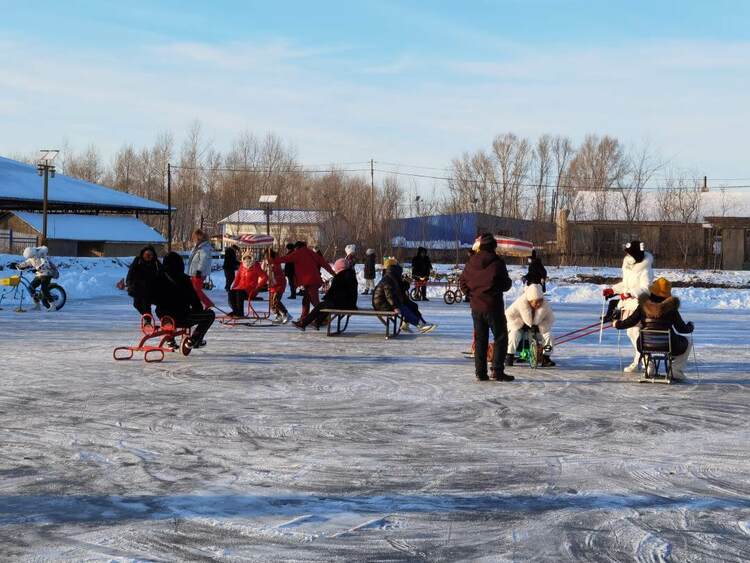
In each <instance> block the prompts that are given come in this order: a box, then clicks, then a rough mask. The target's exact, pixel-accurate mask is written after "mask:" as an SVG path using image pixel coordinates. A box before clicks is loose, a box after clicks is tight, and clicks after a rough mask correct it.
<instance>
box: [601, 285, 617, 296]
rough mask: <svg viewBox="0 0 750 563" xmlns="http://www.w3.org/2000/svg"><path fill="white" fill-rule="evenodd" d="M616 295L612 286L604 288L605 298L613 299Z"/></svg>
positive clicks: (603, 294)
mask: <svg viewBox="0 0 750 563" xmlns="http://www.w3.org/2000/svg"><path fill="white" fill-rule="evenodd" d="M614 296H615V290H614V289H612V288H611V287H607V288H605V289H603V290H602V297H604V299H611V298H612V297H614Z"/></svg>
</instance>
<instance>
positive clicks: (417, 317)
mask: <svg viewBox="0 0 750 563" xmlns="http://www.w3.org/2000/svg"><path fill="white" fill-rule="evenodd" d="M403 273H404V271H403V269H402V268H401V266H400V265H399V264H397V263H395V261H394V263H392V264H389V265H388V266H387V267H386V269H385V271H384V272H383V277H382V278H381V280H380V283H378V285H377V286H376V287H375V291H373V293H372V308H373V309H375V310H376V311H395V312H397V313H399V314H400V315H401V316H402V317H403V319H404V322H406V323H407V324H409V325H414V326H416V327H417V328H419V330H420V332H431V331H432V330H434V329H435V328H436V327H437V325H434V324H429V323H427V322H426V321H425V320H424V318H423V317H422V314H421V313H420V312H419V306H418V305H417V304H416V303H414V301H412V300H411V299H409V283H408V282H405V281H404V277H403Z"/></svg>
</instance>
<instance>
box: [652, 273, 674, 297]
mask: <svg viewBox="0 0 750 563" xmlns="http://www.w3.org/2000/svg"><path fill="white" fill-rule="evenodd" d="M649 291H650V292H651V294H652V295H656V296H657V297H663V298H665V299H666V298H667V297H671V296H672V284H671V283H670V281H669V280H668V279H666V278H657V279H655V280H654V283H652V284H651V287H650V288H649Z"/></svg>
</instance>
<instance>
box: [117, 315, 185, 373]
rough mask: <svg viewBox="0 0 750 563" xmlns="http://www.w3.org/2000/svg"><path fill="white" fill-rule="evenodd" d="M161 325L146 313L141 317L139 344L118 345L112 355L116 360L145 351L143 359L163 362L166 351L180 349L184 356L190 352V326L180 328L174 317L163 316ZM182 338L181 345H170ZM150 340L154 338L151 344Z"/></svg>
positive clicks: (125, 358)
mask: <svg viewBox="0 0 750 563" xmlns="http://www.w3.org/2000/svg"><path fill="white" fill-rule="evenodd" d="M160 321H161V325H157V324H156V323H155V321H154V318H153V317H152V316H151V315H149V314H145V315H143V316H142V317H141V332H142V333H143V337H142V338H141V340H140V342H138V345H137V346H118V347H117V348H115V349H114V350H112V357H113V358H114V359H115V360H131V359H132V358H133V356H134V355H135V353H136V352H143V360H144V361H146V362H149V363H152V362H161V361H162V360H163V359H164V354H165V353H166V352H176V351H177V350H178V349H179V350H180V351H181V352H182V355H183V356H187V355H188V354H190V350H191V348H190V347H189V346H188V345H187V340H188V337H189V336H190V329H189V328H178V327H177V326H176V324H175V322H174V319H172V317H168V316H166V315H165V316H163V317H162V318H161V319H160ZM178 337H179V338H181V341H180V345H179V347H177V348H175V347H173V346H170V343H172V342H176V339H177V338H178ZM149 340H152V341H154V342H152V343H151V344H149V343H148V342H149Z"/></svg>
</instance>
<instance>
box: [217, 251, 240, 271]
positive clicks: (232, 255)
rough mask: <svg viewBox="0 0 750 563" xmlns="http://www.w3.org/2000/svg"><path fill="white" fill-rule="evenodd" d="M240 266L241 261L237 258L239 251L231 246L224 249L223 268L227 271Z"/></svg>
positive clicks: (234, 269)
mask: <svg viewBox="0 0 750 563" xmlns="http://www.w3.org/2000/svg"><path fill="white" fill-rule="evenodd" d="M239 267H240V261H239V260H238V259H237V252H236V251H235V250H234V248H232V247H231V246H228V247H226V248H225V249H224V264H222V266H221V268H222V270H224V271H225V272H234V271H236V270H237V268H239Z"/></svg>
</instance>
